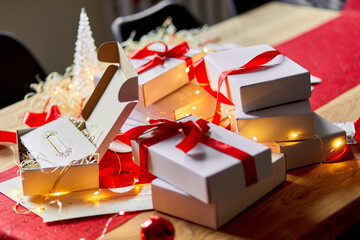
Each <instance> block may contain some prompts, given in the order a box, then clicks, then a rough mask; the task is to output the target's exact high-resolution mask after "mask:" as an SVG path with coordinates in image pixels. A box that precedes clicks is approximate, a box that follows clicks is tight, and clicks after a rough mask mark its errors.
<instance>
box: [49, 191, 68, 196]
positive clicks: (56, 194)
mask: <svg viewBox="0 0 360 240" xmlns="http://www.w3.org/2000/svg"><path fill="white" fill-rule="evenodd" d="M68 193H69V192H54V193H50V194H49V196H61V195H65V194H68Z"/></svg>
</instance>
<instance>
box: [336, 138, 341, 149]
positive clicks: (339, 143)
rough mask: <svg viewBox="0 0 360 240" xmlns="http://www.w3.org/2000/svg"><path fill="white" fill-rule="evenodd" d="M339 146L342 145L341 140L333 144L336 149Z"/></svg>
mask: <svg viewBox="0 0 360 240" xmlns="http://www.w3.org/2000/svg"><path fill="white" fill-rule="evenodd" d="M341 145H342V141H341V140H338V141H336V142H335V144H334V147H336V148H338V147H340V146H341Z"/></svg>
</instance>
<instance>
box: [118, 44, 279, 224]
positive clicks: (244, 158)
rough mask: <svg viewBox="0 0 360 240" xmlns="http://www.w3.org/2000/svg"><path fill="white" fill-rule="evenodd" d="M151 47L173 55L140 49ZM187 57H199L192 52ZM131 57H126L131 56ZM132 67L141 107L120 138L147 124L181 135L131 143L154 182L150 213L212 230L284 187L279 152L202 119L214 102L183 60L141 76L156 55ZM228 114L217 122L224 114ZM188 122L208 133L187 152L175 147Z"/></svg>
mask: <svg viewBox="0 0 360 240" xmlns="http://www.w3.org/2000/svg"><path fill="white" fill-rule="evenodd" d="M148 47H151V49H156V51H171V48H169V49H165V50H164V49H161V50H160V49H159V48H161V47H163V46H162V44H150V45H149V46H147V47H145V48H144V49H146V51H148ZM144 49H140V50H138V51H136V54H135V56H137V57H136V58H142V57H143V53H140V54H139V52H141V51H144ZM146 51H145V52H146ZM189 52H197V53H199V51H198V50H197V51H194V50H191V49H190V51H189ZM202 54H203V53H202ZM145 55H146V54H145ZM160 55H161V54H160ZM133 56H134V55H133V54H130V58H133ZM139 56H140V57H139ZM195 56H197V55H195ZM196 58H198V57H196ZM196 58H193V59H192V61H196ZM131 61H132V63H133V65H134V66H135V68H136V69H137V70H138V72H139V103H138V104H137V106H136V107H135V109H134V110H133V112H132V113H131V115H130V117H129V118H128V120H127V121H126V123H125V125H124V126H123V128H122V131H123V132H125V131H127V132H126V133H125V134H124V135H125V136H126V137H129V136H128V134H130V132H134V131H135V132H136V130H134V129H137V128H136V126H139V129H142V127H144V126H149V125H148V123H149V119H151V121H150V122H151V123H152V124H155V125H158V124H159V123H161V124H160V125H162V124H164V125H166V124H168V125H169V126H174V124H175V123H176V124H175V125H176V126H177V125H179V126H180V128H181V129H182V130H181V131H180V132H182V134H177V133H178V132H177V131H175V134H174V133H173V130H172V129H169V128H166V127H165V129H166V130H165V131H161V127H160V129H156V128H155V129H151V128H149V129H151V130H149V131H145V132H144V134H141V136H140V137H138V138H135V139H134V140H133V141H132V149H133V157H134V161H135V163H137V164H139V165H140V166H142V167H144V168H146V169H147V170H148V171H149V172H151V173H152V174H153V175H155V176H156V177H157V179H156V180H155V181H153V183H152V198H153V205H154V209H156V210H158V211H162V212H165V213H168V214H171V215H174V216H177V217H180V218H183V219H186V220H188V221H192V222H195V223H198V224H201V225H204V226H207V227H211V228H214V229H217V228H219V227H220V226H222V225H224V224H225V223H226V222H228V221H229V220H230V219H232V218H233V217H234V216H236V215H237V214H239V213H240V212H241V211H243V210H244V209H245V208H247V207H249V206H250V205H251V204H253V203H254V202H256V201H257V200H259V199H260V198H261V197H263V196H264V195H265V194H266V193H268V192H269V191H270V190H272V189H273V188H275V187H276V186H278V185H279V184H280V183H282V182H283V181H285V158H284V155H283V154H281V153H271V151H270V149H269V148H268V147H267V146H264V145H263V144H259V143H257V142H254V141H251V140H249V139H247V138H245V137H242V136H240V135H238V134H235V133H233V132H231V131H229V130H227V129H225V128H223V127H220V126H217V125H215V124H211V123H208V122H207V121H205V120H211V118H212V116H213V115H214V109H215V107H216V99H215V98H214V97H213V96H212V95H211V94H209V93H208V92H206V91H205V90H204V89H203V88H202V87H200V86H199V85H198V84H197V83H195V82H194V81H192V82H191V81H190V80H192V78H193V75H189V74H188V72H189V71H186V70H189V66H190V65H189V64H188V63H186V60H184V59H182V60H181V61H180V60H179V59H176V58H175V59H173V58H172V57H166V58H165V59H164V62H163V63H162V64H159V65H155V66H153V67H151V68H148V69H146V71H141V70H140V71H139V69H141V67H142V66H146V65H147V64H148V63H149V62H152V61H154V58H153V56H145V57H144V58H143V59H134V58H133V59H131ZM169 62H173V64H169ZM175 63H176V64H175ZM150 65H151V64H150ZM179 65H181V67H179ZM187 65H188V67H186V66H187ZM190 71H194V70H190ZM145 74H146V76H145ZM164 74H165V76H161V75H164ZM177 75H179V76H181V79H182V80H181V82H182V83H181V84H178V82H179V81H178V80H177V78H175V76H177ZM144 76H145V77H144ZM158 79H161V80H158ZM153 81H154V82H157V84H155V83H153ZM164 81H166V82H167V83H166V84H167V85H166V86H165V85H164V84H163V83H164ZM154 84H155V85H154ZM150 85H151V86H150ZM169 85H172V87H169ZM157 91H159V92H161V94H162V95H160V94H158V93H157ZM165 92H166V94H164V93H165ZM152 95H154V96H156V97H157V98H156V99H155V98H154V96H152ZM225 108H226V107H225ZM225 108H224V109H223V111H222V113H223V114H222V115H221V118H220V119H225V118H226V116H227V113H226V109H225ZM159 119H168V120H169V121H170V122H168V121H165V122H164V120H159ZM203 119H205V120H203ZM154 121H155V123H154ZM224 123H225V122H224ZM144 124H147V125H144ZM192 124H194V125H196V126H202V127H203V128H202V130H204V129H207V128H209V129H207V130H204V131H203V132H202V135H201V136H202V137H201V138H200V139H197V140H198V141H199V142H198V143H197V144H195V145H194V146H192V147H191V150H189V149H188V150H187V151H188V152H187V151H186V152H184V149H179V148H178V145H179V143H181V142H182V141H183V140H184V139H186V138H187V135H188V133H189V132H191V130H189V129H188V130H186V129H187V128H190V129H191V127H190V126H193V125H192ZM204 124H205V125H206V126H203V125H204ZM194 131H195V130H194ZM159 133H160V136H159V135H158V134H159ZM161 134H165V137H164V136H163V135H161ZM167 134H168V136H166V135H167ZM189 135H191V134H189ZM129 138H131V137H129ZM159 139H160V140H159ZM201 139H202V140H201ZM204 139H207V140H206V141H203V140H204ZM209 139H210V140H209ZM207 142H210V143H209V144H206V143H207ZM180 145H181V144H180ZM218 145H220V146H218ZM144 148H145V150H144ZM224 148H225V149H224ZM226 149H228V150H226ZM144 151H145V152H146V153H145V155H146V157H144ZM179 206H180V207H179ZM198 211H200V212H198ZM195 212H197V214H194V213H195Z"/></svg>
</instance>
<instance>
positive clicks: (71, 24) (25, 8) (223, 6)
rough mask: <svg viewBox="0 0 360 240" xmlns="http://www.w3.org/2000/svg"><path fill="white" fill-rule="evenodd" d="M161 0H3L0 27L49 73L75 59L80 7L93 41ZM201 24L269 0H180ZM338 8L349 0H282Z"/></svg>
mask: <svg viewBox="0 0 360 240" xmlns="http://www.w3.org/2000/svg"><path fill="white" fill-rule="evenodd" d="M159 1H160V0H31V1H26V0H0V30H6V31H10V32H12V33H14V34H15V35H17V36H18V37H19V38H20V39H21V40H23V42H24V43H25V44H26V45H27V46H28V47H29V49H30V50H31V51H32V53H33V54H34V55H35V56H36V57H37V59H38V60H39V62H40V63H41V64H42V65H43V67H44V68H45V70H46V71H47V73H50V72H54V71H56V72H59V73H61V74H62V73H64V71H65V68H66V67H68V66H70V65H71V64H72V61H73V55H74V47H75V41H76V35H77V28H78V22H79V16H80V11H81V8H82V7H84V8H85V10H86V12H87V15H88V17H89V21H90V26H91V29H92V31H93V37H94V39H95V44H96V46H97V47H99V46H100V45H101V44H102V43H103V42H105V41H112V40H114V38H113V36H112V33H111V28H110V25H111V23H112V21H113V20H114V19H115V18H116V17H118V16H124V15H128V14H132V13H135V12H138V11H141V10H143V9H146V8H148V7H150V6H152V5H153V4H156V3H157V2H159ZM178 1H179V2H181V3H183V4H184V5H185V6H186V7H187V8H188V10H189V11H190V12H191V13H192V14H193V15H194V16H195V17H197V18H198V19H199V20H200V21H201V22H202V23H204V24H208V25H212V24H215V23H217V22H219V21H222V20H225V19H227V18H229V17H231V16H234V15H237V14H239V13H242V12H244V11H247V10H249V9H252V8H253V7H256V6H258V5H260V4H263V3H266V2H268V1H269V0H251V1H245V0H178ZM278 1H282V2H289V3H295V4H302V5H307V6H315V7H325V8H334V9H339V8H340V7H341V6H342V4H343V3H344V2H345V0H278Z"/></svg>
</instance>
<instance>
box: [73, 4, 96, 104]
mask: <svg viewBox="0 0 360 240" xmlns="http://www.w3.org/2000/svg"><path fill="white" fill-rule="evenodd" d="M99 71H100V63H99V62H98V60H97V57H96V46H95V41H94V38H93V37H92V32H91V29H90V23H89V18H88V16H87V14H86V12H85V9H84V8H82V9H81V13H80V21H79V28H78V33H77V40H76V43H75V54H74V65H73V84H74V86H75V87H76V88H77V89H78V90H79V91H80V93H81V95H82V96H83V97H87V96H88V95H89V94H91V92H92V90H93V89H94V74H95V73H97V72H99Z"/></svg>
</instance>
